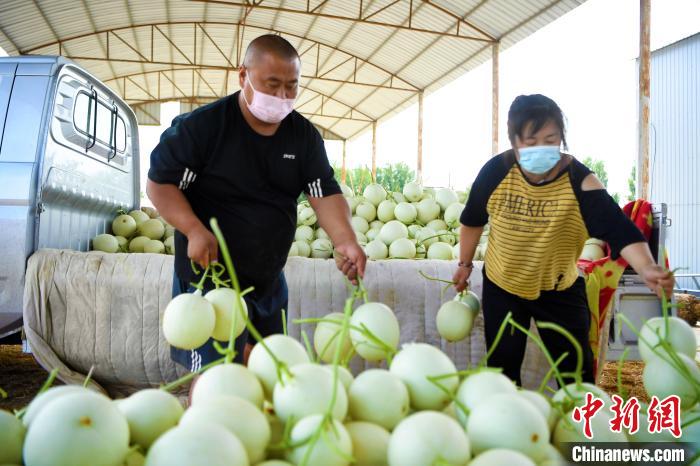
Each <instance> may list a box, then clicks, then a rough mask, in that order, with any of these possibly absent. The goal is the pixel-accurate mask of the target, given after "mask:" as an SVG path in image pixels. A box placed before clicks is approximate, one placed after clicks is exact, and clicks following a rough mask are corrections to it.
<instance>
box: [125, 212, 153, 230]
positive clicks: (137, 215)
mask: <svg viewBox="0 0 700 466" xmlns="http://www.w3.org/2000/svg"><path fill="white" fill-rule="evenodd" d="M129 215H130V216H131V217H132V218H133V219H134V221H135V222H136V227H137V228H138V226H139V225H141V224H142V223H144V222H146V221H148V220H151V217H149V215H148V214H147V213H146V212H144V211H142V210H132V211H131V212H129ZM122 236H124V235H122Z"/></svg>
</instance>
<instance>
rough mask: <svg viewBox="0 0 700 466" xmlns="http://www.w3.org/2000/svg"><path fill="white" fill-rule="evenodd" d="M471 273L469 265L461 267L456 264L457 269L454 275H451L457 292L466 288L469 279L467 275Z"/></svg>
mask: <svg viewBox="0 0 700 466" xmlns="http://www.w3.org/2000/svg"><path fill="white" fill-rule="evenodd" d="M471 274H472V269H471V267H462V266H458V267H457V271H456V272H455V274H454V276H453V277H452V282H453V283H454V287H455V290H457V293H461V292H462V291H464V290H465V289H466V288H467V280H469V276H470V275H471Z"/></svg>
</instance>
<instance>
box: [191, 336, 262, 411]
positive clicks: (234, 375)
mask: <svg viewBox="0 0 700 466" xmlns="http://www.w3.org/2000/svg"><path fill="white" fill-rule="evenodd" d="M257 347H258V345H256V346H255V347H254V349H255V348H257ZM251 354H252V352H251ZM249 362H250V359H249ZM223 395H231V396H237V397H239V398H242V399H244V400H247V401H249V402H250V403H252V404H253V405H254V406H257V407H258V408H261V407H262V405H263V399H264V396H263V387H262V384H261V382H260V380H258V378H257V377H256V376H255V374H254V373H253V371H252V370H250V368H249V367H245V366H243V365H241V364H236V363H227V364H219V365H218V366H214V367H211V368H209V369H207V370H206V371H204V373H203V374H202V375H201V376H200V377H199V379H197V382H196V383H195V384H194V388H192V406H196V405H197V404H199V403H200V402H206V400H210V399H213V398H216V397H218V396H223Z"/></svg>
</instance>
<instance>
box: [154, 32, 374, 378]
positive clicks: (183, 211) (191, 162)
mask: <svg viewBox="0 0 700 466" xmlns="http://www.w3.org/2000/svg"><path fill="white" fill-rule="evenodd" d="M300 69H301V62H300V58H299V55H298V53H297V51H296V50H295V49H294V47H293V46H292V45H291V44H289V42H287V41H286V40H284V39H282V38H281V37H279V36H275V35H265V36H261V37H258V38H256V39H255V40H253V41H252V42H251V43H250V45H249V46H248V49H247V51H246V55H245V59H244V61H243V65H242V66H241V68H240V71H239V83H240V87H241V91H239V92H236V93H235V94H233V95H230V96H228V97H224V98H223V99H220V100H218V101H216V102H214V103H212V104H209V105H206V106H203V107H200V108H198V109H196V110H194V111H193V112H191V113H189V114H185V115H181V116H179V117H177V118H175V119H174V120H173V123H172V126H171V127H170V128H168V129H167V130H166V131H165V132H164V133H163V135H162V136H161V140H160V143H159V144H158V146H157V147H156V148H155V149H154V150H153V152H152V154H151V167H150V170H149V172H148V184H147V193H148V196H149V198H150V199H151V200H152V201H153V204H154V206H155V207H156V208H157V209H158V211H159V212H160V214H161V215H162V216H163V218H164V219H165V220H167V221H168V222H169V223H170V224H172V225H173V226H174V227H175V228H176V230H177V231H176V233H175V277H174V283H173V295H177V294H179V293H182V292H185V291H187V289H188V284H189V283H191V282H194V281H196V280H195V274H194V272H193V271H192V267H191V265H190V260H192V261H193V262H195V263H196V264H199V265H200V266H201V267H207V266H208V265H209V264H210V263H211V262H213V261H216V260H218V248H217V242H216V239H215V237H214V235H213V234H212V232H211V231H210V229H209V220H210V219H211V218H212V217H216V218H217V220H218V222H219V225H220V227H221V229H222V232H223V234H224V237H225V238H226V242H227V244H228V247H229V249H230V252H231V256H232V259H233V262H234V264H235V266H236V272H237V274H238V276H239V280H240V282H241V286H242V288H244V289H245V288H247V287H249V286H253V287H255V291H254V292H252V293H251V294H249V295H246V297H245V298H246V302H247V305H248V310H249V316H250V317H251V320H252V322H253V324H254V325H255V326H256V327H257V328H258V330H260V332H261V333H262V334H263V335H269V334H272V333H281V331H282V316H281V309H283V308H286V306H287V286H286V282H285V279H284V275H283V273H282V268H283V267H284V264H285V262H286V260H287V254H288V251H289V249H290V247H291V243H292V241H293V240H294V232H295V229H296V215H297V211H296V200H297V198H298V197H299V195H300V194H301V192H304V193H305V194H306V196H307V198H308V199H309V202H310V203H311V206H312V207H313V208H314V210H315V211H316V214H317V216H318V221H319V223H320V225H321V227H323V229H324V230H325V231H326V232H327V233H328V235H329V236H330V238H331V241H332V242H333V245H334V246H335V250H336V252H337V254H336V256H337V259H336V263H337V265H338V268H339V269H340V270H341V271H342V272H343V273H344V274H345V275H347V277H348V278H349V279H350V280H355V279H356V277H357V276H358V275H359V276H362V275H363V274H364V267H365V262H366V257H365V254H364V252H363V250H362V248H361V247H360V245H359V244H358V243H357V239H356V238H355V234H354V232H353V230H352V227H351V225H350V211H349V208H348V205H347V202H346V201H345V199H344V197H343V196H342V194H341V191H340V187H339V186H338V184H337V182H336V181H335V179H334V177H333V169H332V168H331V166H330V164H329V163H328V157H327V155H326V151H325V148H324V144H323V139H322V138H321V136H320V134H319V133H318V131H317V130H316V128H314V126H313V125H312V124H311V123H310V122H309V121H308V120H307V119H306V118H304V117H303V116H301V115H300V114H299V113H297V112H295V111H293V110H292V108H293V105H294V101H295V99H296V97H297V94H298V91H299V77H300ZM244 336H245V335H244ZM245 340H246V339H245V338H243V337H240V338H238V339H237V340H236V347H237V350H238V357H237V360H239V361H241V360H242V353H243V344H244V343H245ZM211 343H212V341H211V340H210V341H209V342H207V343H206V344H205V345H204V346H202V347H200V348H197V349H195V350H192V351H185V350H177V349H175V348H173V349H172V357H173V359H174V360H175V361H176V362H178V363H180V364H182V365H184V366H185V367H187V368H188V369H190V370H192V371H195V370H197V369H199V368H200V367H201V366H203V365H205V364H207V363H208V362H210V361H211V360H213V359H217V358H218V357H220V356H219V355H218V353H217V352H216V351H215V349H214V348H213V347H212V344H211Z"/></svg>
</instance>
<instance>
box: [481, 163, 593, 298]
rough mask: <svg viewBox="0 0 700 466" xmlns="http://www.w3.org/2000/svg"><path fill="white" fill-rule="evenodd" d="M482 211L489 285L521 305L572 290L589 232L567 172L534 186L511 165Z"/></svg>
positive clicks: (517, 167)
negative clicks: (547, 294) (486, 219)
mask: <svg viewBox="0 0 700 466" xmlns="http://www.w3.org/2000/svg"><path fill="white" fill-rule="evenodd" d="M486 210H487V212H488V215H489V223H490V225H491V227H490V232H489V242H488V247H487V249H486V256H485V258H484V261H485V264H486V274H487V276H488V278H489V280H491V281H492V282H493V283H495V284H496V285H498V286H499V287H500V288H502V289H504V290H506V291H507V292H509V293H511V294H514V295H517V296H520V297H522V298H525V299H537V298H538V297H539V295H540V291H548V290H557V289H559V290H563V289H566V288H569V287H570V286H572V285H573V284H574V281H575V280H576V278H577V277H578V271H577V269H576V260H577V259H578V256H579V254H580V253H581V249H582V248H583V245H584V243H585V241H586V239H587V238H588V231H587V229H586V225H585V223H584V220H583V217H582V215H581V209H580V207H579V202H578V200H577V198H576V194H575V193H574V190H573V187H572V183H571V178H570V171H569V170H567V171H565V172H564V173H563V174H562V175H560V176H559V177H558V178H557V179H555V180H553V181H551V182H548V183H546V184H543V185H533V184H530V183H529V182H528V181H527V180H526V179H525V177H524V175H523V174H522V172H521V171H520V168H519V166H518V165H517V164H513V166H512V167H511V168H510V170H509V171H508V173H507V175H506V176H505V178H504V179H503V181H501V182H500V183H499V184H498V186H497V187H496V188H495V190H494V191H493V193H492V194H491V196H490V198H489V200H488V203H487V206H486Z"/></svg>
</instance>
